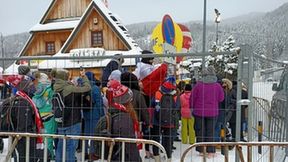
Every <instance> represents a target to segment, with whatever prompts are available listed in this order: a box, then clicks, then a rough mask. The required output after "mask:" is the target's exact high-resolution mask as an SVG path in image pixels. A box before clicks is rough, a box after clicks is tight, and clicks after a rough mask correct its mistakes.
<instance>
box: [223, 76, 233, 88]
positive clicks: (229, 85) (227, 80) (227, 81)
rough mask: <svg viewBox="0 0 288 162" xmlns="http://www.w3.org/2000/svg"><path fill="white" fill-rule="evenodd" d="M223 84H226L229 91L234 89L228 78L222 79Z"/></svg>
mask: <svg viewBox="0 0 288 162" xmlns="http://www.w3.org/2000/svg"><path fill="white" fill-rule="evenodd" d="M223 83H225V84H226V85H227V88H228V89H232V86H233V85H232V82H231V81H230V80H229V79H227V78H224V79H222V84H223Z"/></svg>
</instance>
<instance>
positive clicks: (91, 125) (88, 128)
mask: <svg viewBox="0 0 288 162" xmlns="http://www.w3.org/2000/svg"><path fill="white" fill-rule="evenodd" d="M85 75H86V76H87V78H88V79H89V81H90V85H91V99H92V100H91V101H92V109H91V110H83V116H84V135H85V136H95V128H96V125H97V122H98V121H99V119H100V118H101V117H102V116H104V108H103V99H102V95H101V90H100V87H99V86H100V85H101V83H100V81H99V80H96V79H95V75H94V73H93V72H90V71H88V72H86V73H85ZM85 142H86V144H85V146H86V147H85V153H86V154H85V159H89V160H98V159H99V158H100V157H98V156H96V154H95V148H94V145H93V144H92V142H91V143H90V145H88V140H86V141H85ZM88 149H89V150H88Z"/></svg>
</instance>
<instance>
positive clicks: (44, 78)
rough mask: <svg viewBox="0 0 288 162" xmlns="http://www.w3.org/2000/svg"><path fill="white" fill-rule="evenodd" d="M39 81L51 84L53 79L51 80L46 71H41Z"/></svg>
mask: <svg viewBox="0 0 288 162" xmlns="http://www.w3.org/2000/svg"><path fill="white" fill-rule="evenodd" d="M38 82H39V83H41V84H43V85H48V84H51V81H50V80H49V77H48V75H47V74H45V73H40V76H39V78H38Z"/></svg>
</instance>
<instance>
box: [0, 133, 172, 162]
mask: <svg viewBox="0 0 288 162" xmlns="http://www.w3.org/2000/svg"><path fill="white" fill-rule="evenodd" d="M1 136H6V137H7V136H9V138H11V137H12V138H13V143H12V145H11V146H9V150H8V153H7V155H6V158H5V162H9V160H10V159H11V155H12V153H13V151H14V149H15V147H16V145H17V143H18V141H19V140H20V139H21V138H26V153H25V156H26V157H25V159H26V162H29V145H30V140H29V139H30V138H36V137H43V138H44V141H45V142H44V157H43V159H44V162H47V160H48V159H47V158H48V149H47V145H45V143H47V138H53V139H63V143H65V142H66V141H67V140H69V139H77V140H81V141H82V153H81V161H82V162H84V161H85V149H84V148H85V141H86V140H91V141H101V142H102V144H101V147H102V151H101V162H104V145H105V142H110V143H111V144H110V147H109V154H108V159H107V161H108V162H110V161H111V156H112V150H113V147H114V145H115V143H121V146H122V152H121V154H122V159H121V161H122V162H125V156H124V155H125V143H135V144H143V147H144V148H145V145H147V144H148V145H154V146H156V147H158V148H159V149H160V150H161V151H162V152H163V154H164V159H165V160H167V159H168V158H167V154H166V151H165V149H164V147H163V146H162V145H161V144H159V143H158V142H155V141H152V140H145V139H131V138H108V137H92V136H70V135H54V134H53V135H52V134H34V133H11V132H0V137H1ZM27 148H28V149H27ZM65 153H66V145H65V144H63V159H62V161H63V162H65Z"/></svg>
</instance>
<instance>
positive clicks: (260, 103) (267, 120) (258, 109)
mask: <svg viewBox="0 0 288 162" xmlns="http://www.w3.org/2000/svg"><path fill="white" fill-rule="evenodd" d="M252 112H253V121H252V128H253V137H257V136H258V135H259V133H261V134H262V135H263V136H264V138H265V139H268V140H270V139H271V136H270V134H271V131H270V126H271V106H270V102H269V101H268V100H266V99H263V98H259V97H253V111H252ZM260 126H261V128H262V129H259V128H260ZM259 131H261V132H259ZM257 133H258V134H257ZM253 140H255V139H253Z"/></svg>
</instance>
